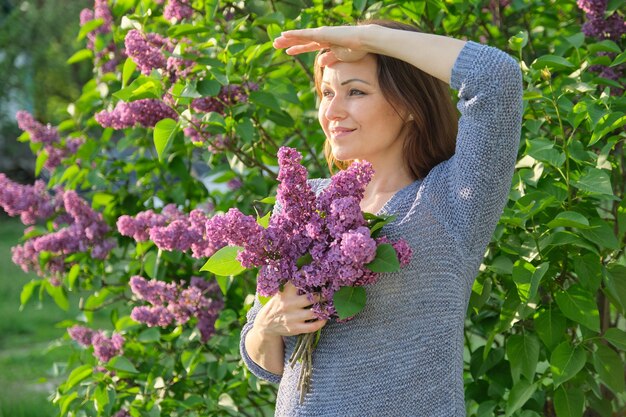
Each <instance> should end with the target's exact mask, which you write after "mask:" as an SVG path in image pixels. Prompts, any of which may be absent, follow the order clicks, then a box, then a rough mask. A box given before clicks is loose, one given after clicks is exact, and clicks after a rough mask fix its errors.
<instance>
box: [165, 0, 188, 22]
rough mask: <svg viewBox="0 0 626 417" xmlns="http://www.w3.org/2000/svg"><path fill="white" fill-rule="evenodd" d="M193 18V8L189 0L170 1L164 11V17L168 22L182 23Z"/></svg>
mask: <svg viewBox="0 0 626 417" xmlns="http://www.w3.org/2000/svg"><path fill="white" fill-rule="evenodd" d="M191 16H193V8H192V7H191V5H189V0H168V2H167V4H166V5H165V9H164V10H163V17H164V18H166V19H167V20H177V21H179V22H180V21H181V20H184V19H189V18H190V17H191Z"/></svg>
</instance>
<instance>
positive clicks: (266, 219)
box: [256, 211, 272, 229]
mask: <svg viewBox="0 0 626 417" xmlns="http://www.w3.org/2000/svg"><path fill="white" fill-rule="evenodd" d="M271 216H272V212H271V211H268V212H267V214H266V215H265V216H263V217H257V219H256V222H257V223H258V224H260V225H261V227H263V228H264V229H267V228H268V227H269V225H270V217H271Z"/></svg>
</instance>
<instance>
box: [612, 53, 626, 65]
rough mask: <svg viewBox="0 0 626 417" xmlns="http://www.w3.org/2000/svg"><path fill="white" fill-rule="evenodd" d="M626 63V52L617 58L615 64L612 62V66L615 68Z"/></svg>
mask: <svg viewBox="0 0 626 417" xmlns="http://www.w3.org/2000/svg"><path fill="white" fill-rule="evenodd" d="M624 62H626V52H622V53H621V54H619V55H618V56H616V57H615V59H614V60H613V62H611V66H612V67H615V66H617V65H621V64H623V63H624Z"/></svg>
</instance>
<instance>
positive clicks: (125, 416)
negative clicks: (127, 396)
mask: <svg viewBox="0 0 626 417" xmlns="http://www.w3.org/2000/svg"><path fill="white" fill-rule="evenodd" d="M113 417H131V415H130V413H129V412H128V410H126V409H125V408H122V409H121V410H120V411H118V412H117V413H115V414H113Z"/></svg>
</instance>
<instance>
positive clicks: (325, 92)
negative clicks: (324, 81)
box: [322, 90, 333, 97]
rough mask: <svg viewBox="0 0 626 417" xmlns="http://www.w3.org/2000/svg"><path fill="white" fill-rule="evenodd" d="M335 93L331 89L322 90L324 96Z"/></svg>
mask: <svg viewBox="0 0 626 417" xmlns="http://www.w3.org/2000/svg"><path fill="white" fill-rule="evenodd" d="M332 95H333V92H332V91H330V90H323V91H322V97H331V96H332Z"/></svg>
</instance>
